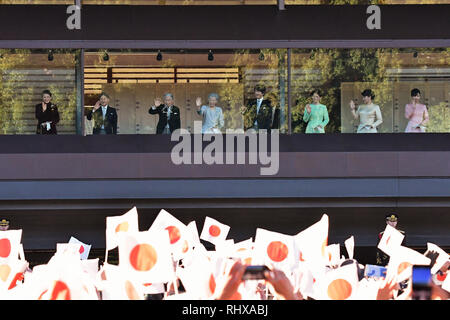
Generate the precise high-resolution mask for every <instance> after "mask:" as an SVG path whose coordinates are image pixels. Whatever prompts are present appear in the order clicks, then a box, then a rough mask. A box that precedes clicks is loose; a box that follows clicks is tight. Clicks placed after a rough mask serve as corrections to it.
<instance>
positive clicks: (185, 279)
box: [177, 249, 216, 299]
mask: <svg viewBox="0 0 450 320" xmlns="http://www.w3.org/2000/svg"><path fill="white" fill-rule="evenodd" d="M194 251H195V258H194V259H192V262H191V264H189V265H188V266H185V267H183V268H178V269H177V276H178V277H179V278H180V280H181V282H182V283H183V286H184V288H185V289H186V293H187V294H188V295H189V296H191V297H193V298H194V299H207V298H210V297H211V296H212V295H213V294H214V292H215V290H216V277H215V276H214V271H215V270H214V268H213V265H212V263H211V261H210V259H208V257H207V256H206V255H205V254H203V253H202V252H201V251H200V252H199V251H198V250H195V249H194Z"/></svg>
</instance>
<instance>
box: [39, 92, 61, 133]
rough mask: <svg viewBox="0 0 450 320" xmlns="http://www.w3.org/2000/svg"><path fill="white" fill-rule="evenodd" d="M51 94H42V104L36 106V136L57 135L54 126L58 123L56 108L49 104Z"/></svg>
mask: <svg viewBox="0 0 450 320" xmlns="http://www.w3.org/2000/svg"><path fill="white" fill-rule="evenodd" d="M51 100H52V93H51V92H50V91H49V90H44V91H43V92H42V102H41V103H38V104H37V105H36V119H38V124H37V128H36V133H37V134H57V132H56V124H57V123H58V122H59V113H58V108H57V107H56V105H55V104H53V103H52V102H51Z"/></svg>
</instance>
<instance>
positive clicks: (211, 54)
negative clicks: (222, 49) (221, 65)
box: [208, 50, 214, 61]
mask: <svg viewBox="0 0 450 320" xmlns="http://www.w3.org/2000/svg"><path fill="white" fill-rule="evenodd" d="M208 60H209V61H213V60H214V54H213V53H212V51H211V50H209V53H208Z"/></svg>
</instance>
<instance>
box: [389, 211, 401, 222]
mask: <svg viewBox="0 0 450 320" xmlns="http://www.w3.org/2000/svg"><path fill="white" fill-rule="evenodd" d="M386 220H387V221H393V222H395V221H397V220H398V216H397V215H396V214H395V213H392V214H388V215H387V216H386Z"/></svg>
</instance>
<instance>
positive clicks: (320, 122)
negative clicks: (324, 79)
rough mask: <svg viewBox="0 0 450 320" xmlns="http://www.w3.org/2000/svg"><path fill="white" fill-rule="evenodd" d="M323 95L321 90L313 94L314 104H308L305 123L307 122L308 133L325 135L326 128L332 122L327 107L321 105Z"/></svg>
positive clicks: (304, 116) (304, 117) (304, 115)
mask: <svg viewBox="0 0 450 320" xmlns="http://www.w3.org/2000/svg"><path fill="white" fill-rule="evenodd" d="M321 96H322V94H321V93H320V91H319V90H314V91H313V92H312V93H311V97H312V100H313V103H311V104H307V105H306V107H305V112H304V114H303V121H305V122H307V123H308V125H307V127H306V133H325V126H326V125H327V124H328V122H329V121H330V119H329V117H328V110H327V107H326V106H325V105H323V104H321V103H320V97H321Z"/></svg>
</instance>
